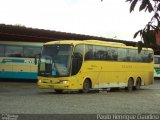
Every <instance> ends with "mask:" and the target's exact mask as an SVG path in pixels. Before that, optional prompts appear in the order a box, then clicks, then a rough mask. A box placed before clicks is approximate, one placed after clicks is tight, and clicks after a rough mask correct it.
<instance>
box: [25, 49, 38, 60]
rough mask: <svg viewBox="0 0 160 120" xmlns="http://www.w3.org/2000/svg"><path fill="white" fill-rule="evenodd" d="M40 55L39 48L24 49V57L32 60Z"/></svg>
mask: <svg viewBox="0 0 160 120" xmlns="http://www.w3.org/2000/svg"><path fill="white" fill-rule="evenodd" d="M40 53H41V48H36V47H24V57H27V58H34V57H35V56H36V55H39V54H40Z"/></svg>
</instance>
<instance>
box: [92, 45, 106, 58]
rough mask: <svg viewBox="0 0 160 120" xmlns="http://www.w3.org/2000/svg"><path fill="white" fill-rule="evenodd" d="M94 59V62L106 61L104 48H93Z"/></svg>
mask: <svg viewBox="0 0 160 120" xmlns="http://www.w3.org/2000/svg"><path fill="white" fill-rule="evenodd" d="M94 57H95V59H96V60H106V59H107V51H106V47H104V46H95V52H94Z"/></svg>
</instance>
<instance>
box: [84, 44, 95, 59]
mask: <svg viewBox="0 0 160 120" xmlns="http://www.w3.org/2000/svg"><path fill="white" fill-rule="evenodd" d="M85 50H86V52H85V60H93V59H94V55H93V46H91V45H85Z"/></svg>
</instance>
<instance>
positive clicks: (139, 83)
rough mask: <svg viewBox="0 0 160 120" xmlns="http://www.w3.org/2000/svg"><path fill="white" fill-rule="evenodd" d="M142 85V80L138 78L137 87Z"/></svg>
mask: <svg viewBox="0 0 160 120" xmlns="http://www.w3.org/2000/svg"><path fill="white" fill-rule="evenodd" d="M140 86H141V80H140V79H139V78H138V79H137V82H136V89H137V90H138V89H140Z"/></svg>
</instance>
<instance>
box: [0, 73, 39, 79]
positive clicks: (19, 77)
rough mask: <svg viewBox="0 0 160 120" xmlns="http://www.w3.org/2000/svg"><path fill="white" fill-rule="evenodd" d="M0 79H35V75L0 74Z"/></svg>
mask: <svg viewBox="0 0 160 120" xmlns="http://www.w3.org/2000/svg"><path fill="white" fill-rule="evenodd" d="M0 78H17V79H37V73H31V72H0Z"/></svg>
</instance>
